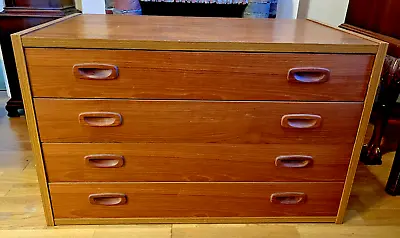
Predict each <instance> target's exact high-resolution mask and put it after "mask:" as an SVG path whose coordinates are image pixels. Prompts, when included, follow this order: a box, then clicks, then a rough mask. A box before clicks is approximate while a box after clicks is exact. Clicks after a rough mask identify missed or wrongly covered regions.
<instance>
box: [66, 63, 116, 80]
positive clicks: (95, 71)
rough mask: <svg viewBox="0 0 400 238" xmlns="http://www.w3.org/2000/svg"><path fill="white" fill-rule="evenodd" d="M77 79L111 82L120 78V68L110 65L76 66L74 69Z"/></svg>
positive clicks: (89, 64) (90, 64)
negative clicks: (110, 80)
mask: <svg viewBox="0 0 400 238" xmlns="http://www.w3.org/2000/svg"><path fill="white" fill-rule="evenodd" d="M72 71H73V73H74V76H75V78H78V79H94V80H109V79H116V78H118V67H117V66H115V65H110V64H96V63H86V64H75V65H74V66H73V67H72Z"/></svg>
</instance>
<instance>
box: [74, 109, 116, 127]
mask: <svg viewBox="0 0 400 238" xmlns="http://www.w3.org/2000/svg"><path fill="white" fill-rule="evenodd" d="M79 123H80V124H82V125H86V126H98V127H107V126H119V125H121V124H122V116H121V114H119V113H116V112H82V113H80V114H79Z"/></svg>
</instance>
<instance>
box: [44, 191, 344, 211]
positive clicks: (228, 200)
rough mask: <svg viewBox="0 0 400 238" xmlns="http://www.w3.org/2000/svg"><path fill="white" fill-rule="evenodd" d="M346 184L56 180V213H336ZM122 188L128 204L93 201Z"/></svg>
mask: <svg viewBox="0 0 400 238" xmlns="http://www.w3.org/2000/svg"><path fill="white" fill-rule="evenodd" d="M342 189H343V183H88V184H80V183H50V191H51V198H52V204H53V208H54V216H55V218H110V217H113V218H119V217H148V218H157V217H165V218H168V217H264V216H278V217H282V216H289V217H290V216H333V215H335V214H336V213H337V209H338V206H339V201H340V195H341V191H342ZM278 192H300V193H305V194H306V196H307V200H306V202H305V203H303V204H295V205H294V204H275V203H271V202H270V196H271V195H272V194H273V193H278ZM99 193H122V194H125V195H126V197H127V203H126V204H125V205H120V206H118V205H116V206H104V205H92V204H90V203H89V199H88V196H89V195H90V194H99Z"/></svg>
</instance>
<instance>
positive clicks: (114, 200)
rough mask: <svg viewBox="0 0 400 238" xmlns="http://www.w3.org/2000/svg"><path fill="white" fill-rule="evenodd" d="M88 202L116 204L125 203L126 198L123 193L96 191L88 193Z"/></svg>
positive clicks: (106, 204)
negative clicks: (95, 192) (96, 192)
mask: <svg viewBox="0 0 400 238" xmlns="http://www.w3.org/2000/svg"><path fill="white" fill-rule="evenodd" d="M89 202H90V204H93V205H103V206H117V205H124V204H126V202H127V198H126V195H125V194H123V193H98V194H90V195H89Z"/></svg>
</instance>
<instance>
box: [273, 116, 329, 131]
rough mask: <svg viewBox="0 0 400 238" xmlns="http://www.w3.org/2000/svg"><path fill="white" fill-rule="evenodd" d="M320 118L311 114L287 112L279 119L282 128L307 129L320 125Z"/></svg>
mask: <svg viewBox="0 0 400 238" xmlns="http://www.w3.org/2000/svg"><path fill="white" fill-rule="evenodd" d="M321 121H322V118H321V116H319V115H312V114H288V115H284V116H283V117H282V119H281V126H282V127H284V128H298V129H309V128H317V127H319V126H320V125H321Z"/></svg>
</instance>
